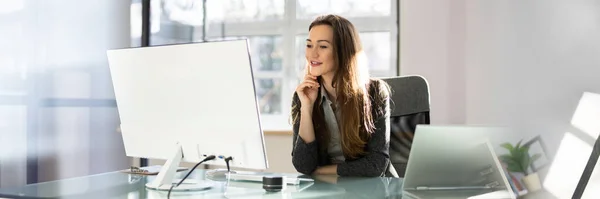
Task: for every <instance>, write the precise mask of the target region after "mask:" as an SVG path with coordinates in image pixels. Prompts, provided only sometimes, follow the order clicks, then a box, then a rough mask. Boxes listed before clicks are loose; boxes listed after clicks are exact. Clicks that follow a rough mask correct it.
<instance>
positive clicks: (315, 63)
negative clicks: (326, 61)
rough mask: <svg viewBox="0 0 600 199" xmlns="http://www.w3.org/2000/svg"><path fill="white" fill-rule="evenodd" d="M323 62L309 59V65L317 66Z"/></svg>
mask: <svg viewBox="0 0 600 199" xmlns="http://www.w3.org/2000/svg"><path fill="white" fill-rule="evenodd" d="M322 64H323V62H318V61H310V65H311V66H312V67H317V66H321V65H322Z"/></svg>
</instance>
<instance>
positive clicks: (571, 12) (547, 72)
mask: <svg viewBox="0 0 600 199" xmlns="http://www.w3.org/2000/svg"><path fill="white" fill-rule="evenodd" d="M400 6H401V8H400V9H401V12H400V13H401V28H400V30H401V47H400V59H401V73H402V74H403V75H408V74H420V75H423V76H425V78H427V79H428V80H429V83H430V87H431V104H432V123H434V124H490V125H508V126H513V127H517V128H518V129H520V130H521V131H519V132H515V134H514V135H507V136H506V140H508V141H516V140H518V139H522V138H524V139H525V140H527V139H529V138H531V137H533V136H535V135H542V138H543V140H544V141H545V142H546V144H547V145H548V147H549V149H550V154H551V155H555V154H556V152H557V150H558V149H559V145H560V142H561V140H563V137H564V136H565V133H566V132H569V133H572V134H573V135H574V136H576V137H578V138H579V139H582V140H583V141H584V142H586V143H588V144H590V143H591V142H592V141H593V139H592V136H589V135H587V134H585V133H584V132H581V131H580V130H578V129H576V128H574V127H573V126H572V125H571V124H570V122H571V118H572V116H573V113H574V112H575V109H576V107H577V104H578V102H579V100H580V98H581V96H582V94H583V92H585V91H589V92H594V93H600V37H599V36H598V35H600V2H598V1H586V0H575V1H543V0H531V1H519V0H506V1H475V0H459V1H454V0H446V1H438V0H419V1H412V0H404V1H402V3H401V5H400ZM594 139H595V138H594ZM563 148H564V147H563ZM586 159H587V158H586Z"/></svg>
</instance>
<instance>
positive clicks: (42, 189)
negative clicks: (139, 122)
mask: <svg viewBox="0 0 600 199" xmlns="http://www.w3.org/2000/svg"><path fill="white" fill-rule="evenodd" d="M205 171H206V170H201V169H197V170H196V171H195V172H194V173H193V174H192V175H191V176H190V177H189V178H191V179H196V180H207V179H206V178H205ZM184 174H185V172H179V173H178V177H179V178H181V177H183V175H184ZM284 175H285V176H291V177H292V176H293V177H297V176H298V174H284ZM154 177H155V176H143V175H133V174H127V173H122V172H110V173H103V174H97V175H91V176H84V177H78V178H71V179H65V180H59V181H51V182H44V183H38V184H31V185H27V186H25V187H20V188H2V189H0V198H127V199H133V198H149V199H150V198H167V193H166V192H164V191H154V190H148V189H146V187H145V186H144V185H145V184H146V183H147V182H150V181H152V179H153V178H154ZM300 177H304V176H300ZM312 178H313V179H314V180H315V181H314V183H313V182H307V183H301V184H300V185H288V186H287V187H286V188H285V189H284V190H283V191H281V192H275V193H269V192H266V191H265V190H264V189H262V183H260V182H239V181H226V180H223V179H215V180H212V181H213V182H214V183H215V186H214V187H213V188H212V189H209V190H205V191H195V192H173V193H171V198H401V195H402V191H401V189H402V179H399V178H359V177H350V178H347V177H336V176H312Z"/></svg>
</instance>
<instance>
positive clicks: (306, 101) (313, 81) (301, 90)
mask: <svg viewBox="0 0 600 199" xmlns="http://www.w3.org/2000/svg"><path fill="white" fill-rule="evenodd" d="M307 67H310V66H307ZM307 71H308V72H307V73H306V75H304V80H303V81H302V82H301V83H300V85H298V87H296V93H297V94H298V98H300V103H302V107H303V108H304V107H306V108H309V109H308V110H310V111H312V106H313V104H314V103H315V101H316V100H317V95H318V93H319V87H320V85H319V82H317V77H316V76H312V75H311V74H310V72H309V71H310V68H307Z"/></svg>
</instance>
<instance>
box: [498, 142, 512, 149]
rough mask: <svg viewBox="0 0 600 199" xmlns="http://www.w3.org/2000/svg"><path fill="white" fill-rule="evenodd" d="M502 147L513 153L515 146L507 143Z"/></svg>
mask: <svg viewBox="0 0 600 199" xmlns="http://www.w3.org/2000/svg"><path fill="white" fill-rule="evenodd" d="M500 146H501V147H502V148H505V149H507V150H508V151H512V150H513V149H514V147H513V145H512V144H510V143H508V142H507V143H504V144H501V145H500Z"/></svg>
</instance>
